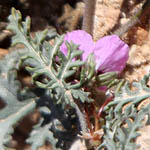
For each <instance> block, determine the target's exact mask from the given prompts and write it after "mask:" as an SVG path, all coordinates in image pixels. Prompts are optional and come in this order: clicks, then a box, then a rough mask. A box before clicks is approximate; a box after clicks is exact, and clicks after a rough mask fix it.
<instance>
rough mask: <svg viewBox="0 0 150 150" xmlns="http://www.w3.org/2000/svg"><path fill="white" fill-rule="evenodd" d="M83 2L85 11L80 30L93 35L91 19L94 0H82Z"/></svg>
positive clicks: (93, 10)
mask: <svg viewBox="0 0 150 150" xmlns="http://www.w3.org/2000/svg"><path fill="white" fill-rule="evenodd" d="M84 2H85V9H84V14H83V24H82V30H85V31H86V32H88V33H89V34H91V35H93V25H94V22H93V18H94V12H95V4H96V0H84Z"/></svg>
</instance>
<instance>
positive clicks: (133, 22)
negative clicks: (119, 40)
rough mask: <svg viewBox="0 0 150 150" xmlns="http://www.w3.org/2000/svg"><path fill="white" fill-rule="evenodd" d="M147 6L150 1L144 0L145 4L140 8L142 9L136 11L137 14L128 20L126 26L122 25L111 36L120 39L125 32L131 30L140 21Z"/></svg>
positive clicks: (147, 8)
mask: <svg viewBox="0 0 150 150" xmlns="http://www.w3.org/2000/svg"><path fill="white" fill-rule="evenodd" d="M149 4H150V1H149V0H146V2H145V3H144V4H143V6H142V9H140V10H138V12H137V13H136V14H135V16H133V17H132V18H131V19H130V21H128V22H127V23H126V24H124V25H122V26H121V27H120V28H119V29H117V30H116V31H115V32H113V33H112V34H116V35H118V36H120V37H121V36H122V35H123V34H124V33H125V32H127V31H128V30H129V29H131V28H132V27H133V26H135V25H136V24H137V23H138V22H139V21H140V18H142V17H143V15H145V14H144V12H146V11H147V10H149Z"/></svg>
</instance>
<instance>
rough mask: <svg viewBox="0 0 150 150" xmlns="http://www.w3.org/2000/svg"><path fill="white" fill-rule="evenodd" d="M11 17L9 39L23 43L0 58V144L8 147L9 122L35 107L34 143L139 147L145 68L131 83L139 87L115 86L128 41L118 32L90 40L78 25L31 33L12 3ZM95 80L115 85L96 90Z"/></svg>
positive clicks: (73, 148) (114, 149)
mask: <svg viewBox="0 0 150 150" xmlns="http://www.w3.org/2000/svg"><path fill="white" fill-rule="evenodd" d="M9 22H10V23H9V25H8V27H7V28H8V29H9V30H11V31H13V33H14V35H13V38H12V44H13V45H15V44H18V43H19V44H20V43H21V44H23V45H24V46H25V48H24V49H21V50H17V51H14V52H12V53H10V54H9V55H7V56H6V57H5V58H4V59H3V60H1V61H0V66H1V67H0V98H2V101H4V103H5V104H6V106H5V107H4V108H2V109H1V110H0V131H1V134H0V150H5V149H9V142H10V141H11V138H12V136H11V135H12V133H13V132H14V130H13V128H14V127H15V125H16V124H18V122H19V121H20V120H21V119H22V118H24V116H25V115H27V114H30V112H31V111H33V110H38V112H39V113H40V116H39V120H38V123H37V125H35V126H34V127H33V129H32V131H31V133H30V137H28V138H27V139H26V142H27V143H28V144H30V145H31V150H37V149H38V148H39V147H41V146H42V145H43V144H44V143H45V142H48V143H50V144H51V146H50V148H51V149H54V150H66V149H70V150H79V149H80V148H81V147H82V148H84V149H85V150H86V149H88V150H90V149H96V150H102V149H106V150H122V149H124V150H133V149H136V148H137V145H136V144H135V138H136V137H137V136H138V134H137V130H138V129H139V128H140V127H141V123H142V120H143V119H144V116H145V115H149V116H150V107H144V108H143V109H141V110H138V109H137V105H138V104H139V102H141V101H142V100H144V99H146V98H149V97H150V94H149V91H150V89H149V88H148V87H147V86H146V84H147V80H148V78H149V76H145V77H144V79H143V80H142V81H141V82H139V83H136V84H135V85H136V89H138V90H137V91H134V92H132V91H131V90H130V89H129V87H128V84H122V89H120V87H121V86H120V83H122V82H119V81H120V80H118V79H117V75H118V73H119V74H120V73H121V71H122V70H123V69H124V67H125V64H126V61H127V59H128V52H129V47H128V45H127V44H126V43H124V42H123V41H121V40H120V39H119V37H118V36H116V35H111V36H105V37H103V38H102V39H100V40H98V41H97V42H96V43H94V42H93V41H92V37H91V36H90V35H89V34H88V33H86V32H85V31H82V30H77V31H72V32H70V33H67V34H66V35H65V37H64V36H60V35H58V34H57V33H56V32H55V31H53V30H50V31H49V30H44V31H41V32H37V33H36V34H35V36H34V37H33V36H31V35H30V18H29V17H27V18H26V20H25V21H22V16H21V13H20V12H19V11H17V10H15V9H14V8H13V9H12V14H11V15H10V16H9ZM51 40H52V41H51ZM21 69H26V71H27V72H28V74H29V77H31V78H32V80H31V81H32V82H31V83H30V84H32V86H31V85H23V84H22V83H23V82H22V81H21V80H19V77H18V74H19V71H20V70H21ZM17 73H18V74H17ZM118 84H119V86H118ZM99 86H107V88H108V89H109V88H110V87H114V86H115V87H117V89H120V90H119V92H118V93H115V92H114V91H112V95H108V94H107V93H108V91H107V92H105V91H104V92H101V91H100V90H98V88H97V87H99ZM118 87H119V88H118ZM109 94H111V93H109ZM128 103H129V105H128V106H126V108H124V106H125V105H126V104H128ZM103 112H104V113H103ZM74 141H75V142H74ZM72 143H74V144H72Z"/></svg>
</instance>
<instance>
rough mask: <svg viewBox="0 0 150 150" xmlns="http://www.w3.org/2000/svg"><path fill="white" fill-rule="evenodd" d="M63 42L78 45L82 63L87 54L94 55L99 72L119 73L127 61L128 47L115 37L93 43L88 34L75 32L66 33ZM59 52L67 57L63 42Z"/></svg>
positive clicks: (104, 38) (81, 31)
mask: <svg viewBox="0 0 150 150" xmlns="http://www.w3.org/2000/svg"><path fill="white" fill-rule="evenodd" d="M64 41H68V42H71V41H72V42H73V43H74V44H78V45H80V46H79V49H80V50H83V54H82V60H83V61H86V59H87V58H88V56H89V54H91V53H94V56H95V62H96V70H98V71H101V72H113V71H117V72H121V71H122V70H123V69H124V67H125V65H126V61H127V60H128V53H129V47H128V45H127V44H126V43H125V42H123V41H122V40H120V38H119V37H118V36H117V35H110V36H105V37H103V38H101V39H100V40H98V41H97V42H96V43H94V42H93V40H92V37H91V35H90V34H88V33H86V32H85V31H83V30H76V31H72V32H69V33H67V34H66V36H65V38H64ZM60 50H61V51H62V52H63V53H64V55H67V47H66V45H65V42H64V43H63V44H62V45H61V47H60Z"/></svg>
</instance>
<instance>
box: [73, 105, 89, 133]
mask: <svg viewBox="0 0 150 150" xmlns="http://www.w3.org/2000/svg"><path fill="white" fill-rule="evenodd" d="M74 106H75V110H76V113H77V116H78V118H79V122H80V126H81V130H82V132H83V133H86V132H87V131H88V130H87V123H86V119H85V117H84V115H83V113H82V112H81V111H80V109H79V107H78V105H77V104H75V103H74Z"/></svg>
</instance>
